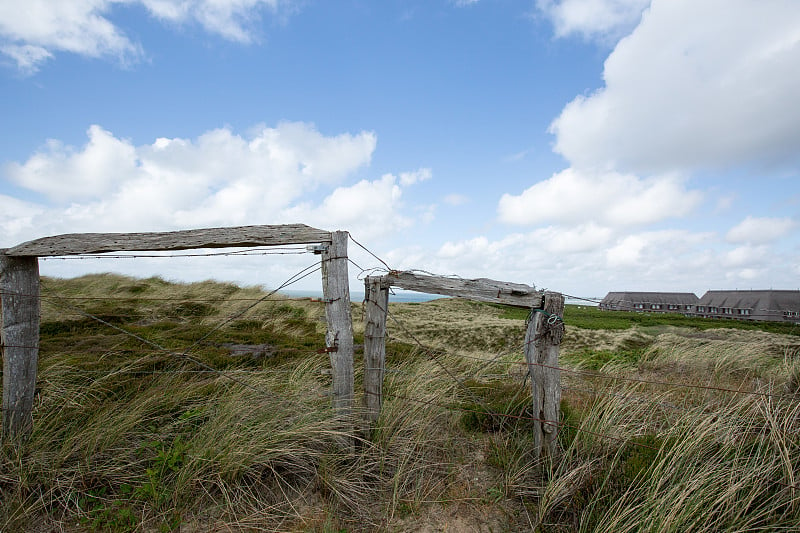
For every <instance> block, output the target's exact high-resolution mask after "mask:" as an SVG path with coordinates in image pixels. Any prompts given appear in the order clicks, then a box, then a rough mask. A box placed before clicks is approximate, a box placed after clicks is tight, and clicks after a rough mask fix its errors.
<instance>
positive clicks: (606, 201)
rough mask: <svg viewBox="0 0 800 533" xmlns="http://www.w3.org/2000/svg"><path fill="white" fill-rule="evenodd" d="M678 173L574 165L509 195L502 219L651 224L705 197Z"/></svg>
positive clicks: (500, 209) (504, 200)
mask: <svg viewBox="0 0 800 533" xmlns="http://www.w3.org/2000/svg"><path fill="white" fill-rule="evenodd" d="M701 198H702V195H701V193H700V192H698V191H694V190H689V189H687V188H686V187H685V186H684V183H683V180H681V179H680V178H677V177H673V176H662V177H656V178H650V179H642V178H638V177H636V176H633V175H630V174H619V173H616V172H606V173H600V174H593V173H582V172H579V171H577V170H576V169H574V168H569V169H567V170H564V171H562V172H559V173H557V174H554V175H553V176H552V177H551V178H550V179H547V180H543V181H540V182H538V183H536V184H534V185H532V186H531V187H529V188H528V189H526V190H525V191H523V192H522V193H521V194H519V195H511V194H504V195H503V196H502V198H501V199H500V203H499V205H498V214H499V217H500V220H502V221H504V222H508V223H512V224H538V223H546V222H559V223H573V224H580V223H584V222H585V221H596V222H599V223H601V224H605V225H612V226H636V225H643V224H650V223H653V222H657V221H660V220H663V219H666V218H670V217H677V216H682V215H685V214H687V213H689V212H690V211H691V210H692V209H693V208H694V207H695V206H696V205H697V204H698V203H699V202H700V200H701Z"/></svg>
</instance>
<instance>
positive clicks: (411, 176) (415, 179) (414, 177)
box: [400, 168, 433, 186]
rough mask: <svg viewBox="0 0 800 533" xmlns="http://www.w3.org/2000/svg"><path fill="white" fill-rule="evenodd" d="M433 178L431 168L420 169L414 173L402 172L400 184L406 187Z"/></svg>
mask: <svg viewBox="0 0 800 533" xmlns="http://www.w3.org/2000/svg"><path fill="white" fill-rule="evenodd" d="M432 177H433V172H431V169H429V168H420V169H419V170H415V171H413V172H402V173H401V174H400V184H401V185H404V186H408V185H414V184H415V183H419V182H421V181H426V180H429V179H431V178H432Z"/></svg>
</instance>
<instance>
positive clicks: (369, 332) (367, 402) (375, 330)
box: [364, 276, 389, 424]
mask: <svg viewBox="0 0 800 533" xmlns="http://www.w3.org/2000/svg"><path fill="white" fill-rule="evenodd" d="M364 291H365V294H364V301H365V302H366V305H365V307H366V309H365V321H364V408H365V411H364V419H365V420H366V421H367V423H370V424H372V423H374V422H376V421H377V420H378V417H379V416H380V414H381V405H382V404H383V376H384V374H385V371H386V315H387V311H388V306H389V286H388V285H387V284H386V283H385V281H384V279H383V278H382V277H380V276H368V277H367V278H366V279H364Z"/></svg>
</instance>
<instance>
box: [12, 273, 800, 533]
mask: <svg viewBox="0 0 800 533" xmlns="http://www.w3.org/2000/svg"><path fill="white" fill-rule="evenodd" d="M265 295H266V294H265V293H264V292H263V291H262V290H261V289H259V288H240V287H236V286H233V285H229V284H220V283H214V282H204V283H196V284H174V283H168V282H166V281H164V280H162V279H159V278H151V279H146V280H142V279H133V278H126V277H120V276H114V275H92V276H86V277H83V278H79V279H75V280H58V279H43V281H42V296H43V304H42V325H41V353H40V365H39V381H38V384H37V385H38V392H37V398H36V405H35V410H34V430H33V433H32V435H31V436H30V438H29V439H28V440H26V441H24V442H22V443H21V444H20V445H19V446H12V443H9V442H6V443H4V444H3V447H2V454H0V493H2V499H0V531H4V532H5V531H26V530H31V531H52V530H61V531H173V530H174V531H178V530H180V531H297V532H305V531H308V532H339V531H398V532H400V531H409V532H411V531H542V532H544V531H564V532H567V531H586V532H590V531H607V532H618V531H631V532H634V531H681V532H682V531H790V530H796V528H797V524H798V523H800V437H799V436H798V435H800V392H799V391H800V338H799V337H798V335H800V331H797V329H795V328H794V327H793V326H791V325H783V324H757V323H740V322H732V321H726V322H720V321H712V320H703V319H689V318H686V317H682V316H680V315H655V314H636V313H630V314H628V313H620V312H601V311H598V310H597V309H594V308H590V307H586V306H568V307H567V309H566V310H565V316H564V321H565V324H566V326H567V331H566V335H565V337H564V343H563V344H562V347H561V362H560V366H561V367H562V368H563V372H562V384H563V387H564V389H563V396H562V425H561V427H560V431H559V439H560V448H561V451H560V454H559V455H558V457H555V458H545V459H537V458H536V457H535V456H534V454H533V450H532V437H531V432H530V423H531V421H530V420H529V418H531V416H532V414H533V413H531V410H530V392H529V384H528V381H527V375H526V367H525V366H524V365H522V364H520V363H521V362H522V349H521V346H522V342H523V338H524V331H525V319H526V318H527V315H528V313H527V312H526V311H524V310H523V311H520V310H515V309H511V308H505V307H500V306H494V305H488V304H478V303H473V302H466V301H461V300H455V299H441V300H435V301H431V302H426V303H420V304H408V303H404V304H391V305H390V313H391V315H390V319H389V322H388V329H389V338H388V339H387V372H386V380H385V384H384V392H385V399H384V404H383V411H382V414H381V418H380V420H379V421H378V423H377V424H376V426H375V427H371V428H368V427H363V425H361V424H359V427H358V428H357V430H356V431H355V433H349V432H348V431H347V430H346V428H347V427H348V426H347V425H343V424H342V423H341V422H338V421H336V420H334V419H333V417H332V416H331V414H332V413H331V410H330V396H329V390H330V380H331V378H330V374H329V372H328V368H329V366H330V365H329V363H328V360H327V357H328V356H327V355H326V354H324V353H323V354H320V353H318V352H319V350H320V349H321V348H323V347H324V322H323V321H321V318H322V315H323V307H322V306H323V304H321V303H319V302H313V301H309V300H292V299H288V298H283V297H280V298H270V299H268V300H267V301H261V302H259V299H261V298H264V296H265ZM361 313H362V308H361V305H360V303H358V302H356V303H354V304H353V317H354V327H355V334H356V342H357V343H360V342H362V341H363V338H362V337H363V325H362V324H361V319H362V315H361ZM91 317H96V318H100V319H101V320H102V321H103V322H99V321H97V320H95V318H91ZM237 346H238V347H239V348H237ZM242 346H247V347H249V348H248V349H249V350H250V351H249V352H248V351H247V350H248V349H244V350H243V349H242V348H241V347H242ZM361 364H362V363H361V354H359V353H357V354H356V391H357V398H356V403H357V405H361V401H362V398H361V395H360V394H358V391H359V389H360V380H361V373H362V369H361ZM210 368H211V369H214V371H210V370H209V369H210ZM356 415H358V413H356ZM349 439H355V442H356V445H355V446H354V447H350V446H347V445H345V444H343V443H346V442H348V441H349Z"/></svg>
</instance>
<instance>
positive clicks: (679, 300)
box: [599, 292, 699, 315]
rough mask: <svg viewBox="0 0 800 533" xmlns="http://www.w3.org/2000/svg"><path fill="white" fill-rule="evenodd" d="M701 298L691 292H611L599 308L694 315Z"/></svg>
mask: <svg viewBox="0 0 800 533" xmlns="http://www.w3.org/2000/svg"><path fill="white" fill-rule="evenodd" d="M698 302H699V298H698V297H697V295H695V294H694V293H691V292H609V293H608V294H607V295H606V297H605V298H603V301H602V302H600V305H599V308H600V309H604V310H608V311H639V312H643V313H681V314H684V315H693V314H694V313H695V307H696V306H697V305H698Z"/></svg>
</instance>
